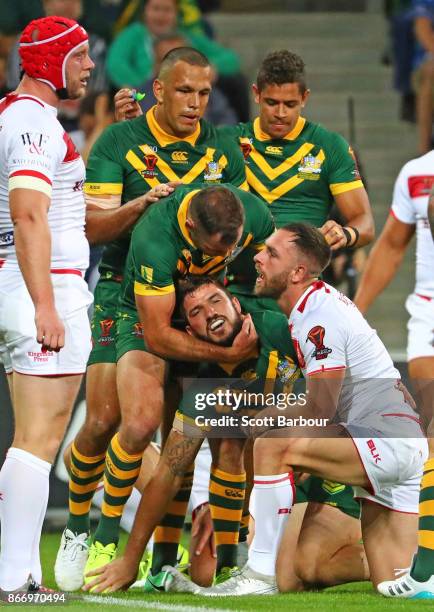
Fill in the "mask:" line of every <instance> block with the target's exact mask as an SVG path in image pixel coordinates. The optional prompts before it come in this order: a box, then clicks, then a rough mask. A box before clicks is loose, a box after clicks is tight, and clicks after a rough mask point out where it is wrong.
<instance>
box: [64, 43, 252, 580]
mask: <svg viewBox="0 0 434 612" xmlns="http://www.w3.org/2000/svg"><path fill="white" fill-rule="evenodd" d="M154 89H155V96H156V99H157V105H156V106H155V107H153V108H152V109H150V110H149V112H148V113H147V114H146V116H145V117H138V118H137V119H135V120H133V121H131V122H125V123H118V124H116V125H113V126H110V127H109V128H107V129H106V130H105V132H104V133H103V134H102V135H101V137H100V138H99V139H98V141H97V142H96V143H95V145H94V147H93V149H92V152H91V155H90V157H89V161H88V168H87V175H86V183H85V188H84V190H85V194H86V201H87V219H86V228H87V235H88V238H89V240H90V241H91V242H93V243H109V244H108V246H107V247H106V248H105V250H104V254H103V258H102V262H101V265H100V273H101V277H100V280H99V282H98V285H97V287H96V290H95V308H94V315H93V320H92V326H91V327H92V337H93V349H92V352H91V355H90V358H89V361H88V368H87V377H86V380H87V388H86V404H87V414H86V421H85V423H84V425H83V427H82V428H81V430H80V432H79V433H78V435H77V437H76V439H75V441H74V444H73V446H72V452H71V480H70V496H69V510H70V511H69V518H68V521H67V525H66V529H65V531H64V533H63V535H62V540H61V544H60V548H59V552H58V556H57V559H56V565H55V576H56V582H57V584H58V586H59V587H60V588H62V589H63V590H75V589H77V588H80V586H81V585H82V582H83V569H84V565H85V564H86V561H87V558H88V554H89V539H88V538H89V530H90V527H89V511H90V506H91V501H92V496H93V493H94V491H95V489H96V486H97V484H98V481H99V480H100V478H101V476H102V474H103V472H104V468H105V455H106V451H107V448H108V446H109V443H110V440H111V439H112V437H113V436H114V434H115V433H116V431H117V428H118V426H119V422H120V405H119V401H121V402H123V403H124V405H125V406H127V407H128V409H129V415H130V417H131V420H132V421H133V423H135V425H134V426H133V431H130V434H129V440H128V441H126V440H124V441H123V442H122V443H119V442H118V441H117V438H116V441H115V442H114V445H115V448H113V447H112V448H111V451H110V452H111V454H112V457H114V461H115V464H116V465H118V466H119V465H121V466H123V467H124V468H128V469H127V471H130V478H129V479H127V480H131V479H132V480H134V478H135V476H137V474H138V470H139V468H140V457H141V454H140V453H141V450H143V448H142V447H143V444H144V442H143V436H145V437H148V433H149V428H148V426H147V425H146V423H145V421H142V422H140V423H139V422H137V420H136V419H135V418H134V414H135V411H137V410H138V407H137V403H139V404H141V403H142V402H143V400H144V398H146V402H147V404H148V409H149V412H150V414H157V412H158V407H157V406H154V405H153V402H154V400H155V401H156V402H157V404H158V403H159V398H158V397H157V395H155V396H154V394H152V393H151V394H148V395H146V393H145V392H144V388H143V386H142V385H144V384H145V382H144V380H145V379H144V378H143V377H142V376H141V375H137V376H132V375H131V372H137V370H140V369H141V368H146V363H145V362H146V356H145V355H146V354H145V353H144V352H143V351H140V352H138V351H130V352H128V353H127V354H126V355H125V357H124V359H123V364H122V365H123V367H122V368H121V370H120V371H119V372H118V375H119V379H118V381H117V380H116V376H117V372H116V361H117V355H116V348H115V334H116V330H117V323H116V319H117V305H118V299H119V293H120V287H121V282H122V278H123V273H124V265H125V260H126V256H127V252H128V246H129V232H130V230H131V227H132V226H133V225H134V223H135V222H136V221H137V219H138V218H139V217H140V215H141V214H142V212H143V210H144V208H143V204H142V203H140V202H139V203H137V202H133V203H132V204H125V203H126V202H128V201H130V200H134V199H135V198H136V197H137V196H141V195H142V194H144V193H146V192H147V191H149V190H150V189H152V188H154V187H157V186H158V185H159V184H160V183H166V182H167V181H175V182H179V181H182V182H183V183H184V184H189V183H192V182H204V183H208V184H210V185H214V184H216V183H219V182H223V181H227V182H231V183H232V184H234V185H235V186H238V187H243V186H245V169H244V163H243V159H242V155H241V153H240V151H239V149H238V147H237V146H236V145H235V144H234V143H231V142H229V143H227V142H225V141H224V139H222V138H221V137H219V136H218V135H217V133H216V130H215V128H214V127H213V126H211V125H210V124H208V123H206V122H204V121H203V120H202V119H201V117H202V116H203V114H204V112H205V109H206V105H207V102H208V97H209V93H210V91H211V67H210V65H209V62H208V60H207V59H206V58H205V57H204V56H203V55H202V54H201V53H199V52H198V51H196V50H194V49H190V48H180V49H175V50H174V51H172V52H170V53H169V54H168V55H167V56H166V58H165V59H164V61H163V62H162V65H161V68H160V72H159V75H158V78H157V79H156V80H155V83H154ZM164 223H165V220H163V225H164ZM158 232H159V229H158V228H156V229H155V232H154V237H156V234H157V233H158ZM123 322H124V326H125V325H127V324H128V322H125V319H124V320H123ZM129 323H130V327H129V329H128V332H127V333H129V334H130V335H132V337H134V338H136V334H138V339H139V342H140V343H141V342H142V340H141V338H140V335H141V330H140V326H139V321H138V319H137V318H135V319H133V320H131V319H130V320H129ZM117 383H118V384H117ZM136 387H137V388H136ZM118 393H120V395H121V397H120V399H118ZM132 398H134V399H135V402H132V401H131V399H132ZM123 418H124V420H128V419H127V415H126V414H124V415H123ZM138 439H139V442H138ZM137 448H140V449H141V450H140V452H139V451H137V450H136V449H137ZM122 473H123V474H124V472H122ZM133 473H134V475H135V476H134V477H133V476H132V475H133ZM112 478H113V476H112ZM123 480H124V481H125V474H124V479H123ZM118 484H119V487H118V488H117V489H116V490H115V491H113V488H112V484H110V483H108V484H107V486H108V487H109V488H110V491H111V492H109V490H106V497H105V502H104V504H103V508H102V516H101V521H100V524H99V526H98V529H97V533H96V536H95V537H96V541H97V542H98V543H99V547H98V550H99V552H100V553H101V554H102V555H103V558H105V559H107V557H104V555H105V554H108V555H109V557H110V555H112V554H114V550H115V548H116V544H117V540H118V526H119V521H120V517H121V515H122V509H123V506H124V504H125V502H126V500H127V499H128V494H127V493H125V494H122V493H121V489H122V490H124V491H125V489H124V485H125V482H122V477H121V478H120V480H119V482H118ZM130 484H131V486H132V484H133V483H132V482H131V483H129V485H130ZM107 547H108V548H107ZM98 550H96V547H95V546H94V547H93V553H94V555H93V556H94V557H95V555H96V556H97V557H98V556H99V552H98ZM104 551H105V552H104ZM94 562H95V561H94V560H93V561H92V563H94Z"/></svg>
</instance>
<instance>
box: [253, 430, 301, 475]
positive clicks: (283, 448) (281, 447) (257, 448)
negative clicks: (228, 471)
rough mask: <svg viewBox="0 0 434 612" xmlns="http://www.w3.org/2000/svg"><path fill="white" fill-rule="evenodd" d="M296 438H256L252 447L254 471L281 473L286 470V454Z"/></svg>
mask: <svg viewBox="0 0 434 612" xmlns="http://www.w3.org/2000/svg"><path fill="white" fill-rule="evenodd" d="M296 442H297V439H296V438H285V439H282V438H281V439H279V438H258V439H257V440H255V445H254V447H253V457H254V466H255V472H256V473H259V474H283V473H284V472H287V471H288V467H289V466H288V462H287V460H286V456H287V454H288V452H289V451H290V450H291V449H292V447H293V446H295V444H296Z"/></svg>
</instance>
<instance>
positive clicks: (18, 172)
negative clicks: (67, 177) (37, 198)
mask: <svg viewBox="0 0 434 612" xmlns="http://www.w3.org/2000/svg"><path fill="white" fill-rule="evenodd" d="M14 176H31V177H33V178H38V179H41V180H43V181H45V182H46V183H48V184H49V185H51V184H52V183H51V181H50V179H49V178H48V177H47V176H45V174H42V173H41V172H36V171H35V170H16V171H15V172H12V174H10V175H9V178H12V177H14Z"/></svg>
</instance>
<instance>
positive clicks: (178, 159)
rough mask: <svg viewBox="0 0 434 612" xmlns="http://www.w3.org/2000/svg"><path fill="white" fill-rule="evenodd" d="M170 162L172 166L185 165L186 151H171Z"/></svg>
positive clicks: (186, 159)
mask: <svg viewBox="0 0 434 612" xmlns="http://www.w3.org/2000/svg"><path fill="white" fill-rule="evenodd" d="M172 161H173V163H174V164H186V163H187V162H188V152H187V151H173V153H172Z"/></svg>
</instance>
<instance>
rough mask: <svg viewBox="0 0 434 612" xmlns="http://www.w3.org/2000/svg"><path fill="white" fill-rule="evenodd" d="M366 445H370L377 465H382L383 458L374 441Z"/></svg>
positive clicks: (369, 441)
mask: <svg viewBox="0 0 434 612" xmlns="http://www.w3.org/2000/svg"><path fill="white" fill-rule="evenodd" d="M366 444H367V445H368V448H369V450H370V451H371V455H372V457H373V459H374V461H375V464H377V463H380V461H381V457H380V455H379V454H378V451H377V447H376V446H375V442H374V440H368V441H367V442H366Z"/></svg>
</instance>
